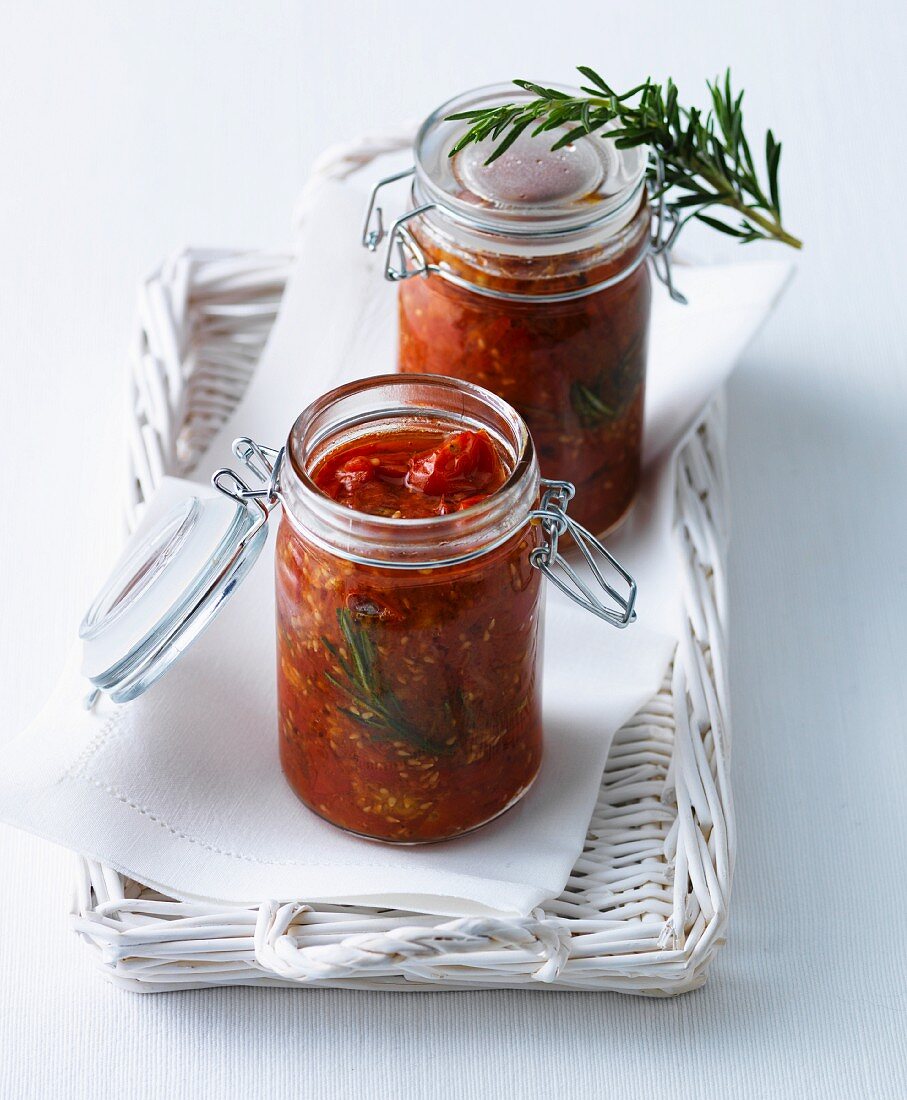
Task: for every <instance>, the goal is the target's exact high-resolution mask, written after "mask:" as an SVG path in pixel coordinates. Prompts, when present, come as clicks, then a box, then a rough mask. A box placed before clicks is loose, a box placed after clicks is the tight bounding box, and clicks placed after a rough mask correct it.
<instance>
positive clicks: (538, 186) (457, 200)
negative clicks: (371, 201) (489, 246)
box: [415, 84, 647, 235]
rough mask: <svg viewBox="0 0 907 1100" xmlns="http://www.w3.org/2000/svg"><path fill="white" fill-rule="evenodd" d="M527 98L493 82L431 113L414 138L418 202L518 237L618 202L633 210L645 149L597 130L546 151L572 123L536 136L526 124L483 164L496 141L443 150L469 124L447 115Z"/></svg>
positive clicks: (593, 218)
mask: <svg viewBox="0 0 907 1100" xmlns="http://www.w3.org/2000/svg"><path fill="white" fill-rule="evenodd" d="M562 90H563V91H566V92H568V93H570V92H571V89H569V88H564V89H562ZM532 98H533V96H532V93H530V92H526V91H522V90H521V89H519V88H516V87H515V86H514V85H512V84H497V85H492V86H490V87H486V88H478V89H475V90H473V91H471V92H467V93H465V94H464V95H462V96H459V97H457V98H456V99H452V100H450V101H449V102H448V103H445V104H443V106H441V107H439V108H438V109H437V111H435V112H434V114H432V115H430V116H429V118H427V119H426V120H425V122H424V123H423V125H422V127H421V129H420V130H419V133H418V135H417V137H416V146H415V159H416V199H417V202H418V203H419V204H422V203H432V202H433V203H437V204H438V205H439V206H441V207H443V208H444V209H445V211H446V212H448V213H450V214H453V215H454V216H456V217H459V218H462V220H464V221H466V222H468V223H470V224H472V225H474V226H477V227H481V228H484V229H488V230H492V231H497V232H500V233H512V234H521V235H522V234H526V235H536V234H551V233H559V232H569V231H571V230H575V229H580V228H585V227H587V226H590V225H593V224H596V223H598V222H599V221H603V220H606V219H608V218H610V217H612V216H614V215H615V214H616V213H617V212H618V211H619V210H620V209H621V208H622V207H624V206H625V205H631V206H633V207H634V208H635V205H636V204H635V203H632V202H631V200H632V199H633V197H634V196H635V195H637V194H638V192H639V189H640V188H641V187H642V185H643V182H644V179H645V172H646V158H647V151H646V149H645V147H643V146H638V147H636V148H633V149H618V148H617V146H616V145H615V144H614V142H613V141H610V140H608V138H607V137H606V136H602V135H601V134H598V135H595V136H594V137H592V138H589V139H583V140H579V141H573V142H570V143H569V144H567V145H565V146H563V148H561V149H554V150H552V148H551V147H552V145H554V144H555V143H556V142H557V140H558V138H560V137H562V136H563V135H564V134H565V133H567V132H568V131H569V130H571V129H575V123H571V124H569V125H565V126H563V127H561V128H559V129H555V130H548V131H546V132H545V133H543V134H540V135H539V136H538V137H533V136H532V127H531V126H530V127H528V128H527V129H525V130H523V132H522V133H521V134H520V135H519V137H518V138H517V139H516V140H515V141H514V142H513V144H512V145H510V147H509V148H508V149H507V150H506V151H505V152H504V153H502V154H501V156H499V157H498V158H497V159H496V160H494V161H492V162H491V164H486V163H485V162H486V161H487V160H488V157H489V156H490V154H491V152H492V150H493V149H494V148H495V145H496V144H497V142H496V141H495V140H494V139H493V138H487V139H486V140H485V141H483V142H481V143H479V144H473V145H467V146H466V148H465V149H463V150H461V151H460V152H459V153H457V154H455V155H454V156H453V157H451V156H449V155H448V153H449V151H450V149H451V148H453V146H454V145H455V144H456V142H457V141H458V139H459V138H460V137H461V136H462V135H463V133H465V131H466V130H467V129H468V127H469V120H468V119H456V120H453V121H451V120H449V118H448V116H449V115H451V114H457V113H461V112H464V111H473V110H480V109H483V108H486V107H489V106H493V105H496V104H500V103H519V102H521V101H522V100H527V101H528V100H530V99H532ZM632 212H633V211H632V210H631V211H630V213H632Z"/></svg>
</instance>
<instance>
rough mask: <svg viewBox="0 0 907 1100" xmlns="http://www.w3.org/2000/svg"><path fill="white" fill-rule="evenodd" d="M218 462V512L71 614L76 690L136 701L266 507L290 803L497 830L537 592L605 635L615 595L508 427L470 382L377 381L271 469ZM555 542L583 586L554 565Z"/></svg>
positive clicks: (536, 665) (361, 831) (135, 563)
mask: <svg viewBox="0 0 907 1100" xmlns="http://www.w3.org/2000/svg"><path fill="white" fill-rule="evenodd" d="M234 452H235V453H236V454H237V456H238V457H239V458H241V459H242V460H243V461H244V462H245V464H246V466H247V467H248V469H249V470H251V471H253V472H254V473H255V474H256V475H257V477H258V479H259V484H258V485H257V486H256V485H254V484H253V485H250V484H248V483H247V481H246V480H244V479H243V477H240V476H239V474H237V473H236V472H234V471H231V470H219V471H218V472H217V473H216V474H215V475H214V479H213V481H214V484H215V486H216V488H218V489H219V490H220V491H221V494H222V496H221V497H217V496H215V497H214V498H209V499H206V500H201V501H200V500H197V499H196V500H193V501H189V502H187V504H186V505H185V506H182V505H181V506H180V508H179V509H177V512H178V514H174V515H171V516H168V517H165V519H164V520H163V521H162V523H161V525H160V526H159V528H158V529H157V530H156V531H155V532H153V533H152V534H151V535H150V536H148V538H147V539H145V540H143V541H142V543H141V545H140V546H138V547H135V548H133V549H132V550H131V551H130V552H129V553H128V554H127V555H126V556H125V558H124V565H123V566H121V567H120V569H119V570H117V571H116V572H115V574H114V577H113V579H112V580H111V582H110V583H109V584H108V586H107V587H106V588H105V590H104V591H103V592H102V594H101V596H99V597H98V600H96V601H95V604H94V605H93V607H92V609H91V611H90V612H89V614H88V615H87V616H86V620H85V622H84V624H83V628H82V635H83V638H84V640H85V672H86V675H88V677H89V678H90V679H91V680H92V682H93V683H94V685H95V687H96V689H98V690H103V691H105V692H107V693H108V694H110V695H111V696H112V697H113V698H114V699H115V700H117V701H124V700H128V699H130V698H133V697H134V696H135V695H137V694H139V693H140V692H141V691H143V690H145V689H146V688H147V687H148V686H149V685H150V684H151V683H153V682H154V680H155V679H156V678H157V677H158V676H159V675H161V674H162V673H163V672H164V670H165V669H166V668H167V667H168V666H169V664H170V663H171V662H172V660H173V659H174V658H175V657H176V656H177V655H178V654H179V652H180V651H181V650H182V649H184V648H185V646H186V644H188V641H190V640H191V639H192V638H194V637H195V636H196V635H197V634H198V633H199V632H200V630H201V629H203V627H204V626H205V625H206V623H207V622H208V621H210V619H211V617H212V616H213V615H214V614H215V613H216V611H217V610H218V609H219V608H220V607H221V606H222V605H223V602H224V600H225V599H226V598H227V596H228V595H229V593H230V592H231V591H232V590H233V589H234V588H235V586H236V584H237V583H238V581H239V580H240V579H241V577H242V576H243V575H244V574H245V572H246V571H247V570H248V569H249V568H250V566H251V564H252V562H253V560H254V558H255V557H256V556H257V554H258V553H259V552H260V550H261V547H262V545H263V543H264V541H265V539H266V537H267V528H268V518H269V515H270V513H271V512H272V511H273V510H275V509H276V508H277V507H278V505H280V506H282V516H281V520H280V526H279V530H278V534H277V541H276V547H275V572H276V589H277V602H276V614H277V622H276V629H277V697H278V723H279V731H278V735H279V743H280V758H281V764H282V767H283V771H284V774H285V776H286V778H287V780H288V781H289V783H290V785H291V786H292V788H293V790H294V791H295V792H296V794H297V795H298V796H299V797H300V798H301V799H302V801H303V802H304V803H305V804H306V805H307V806H308V807H309V808H310V809H311V810H313V811H314V812H315V813H317V814H319V815H321V816H322V817H324V818H325V819H327V820H328V821H330V822H332V823H333V824H335V825H338V826H339V827H341V828H343V829H345V830H347V831H349V832H352V833H356V834H358V835H362V836H365V837H369V838H373V839H379V840H383V841H388V842H394V843H404V844H416V843H426V842H430V841H436V840H442V839H446V838H449V837H453V836H457V835H460V834H462V833H464V832H468V831H469V830H471V829H475V828H478V827H479V826H481V825H482V824H484V823H485V822H487V821H489V820H491V819H493V818H494V817H496V816H498V815H499V814H501V813H503V812H504V811H505V810H506V809H507V808H508V807H509V806H512V805H513V804H514V803H515V802H516V801H517V800H518V799H519V798H521V797H522V795H523V794H524V793H525V792H526V791H527V790H528V789H529V787H530V785H531V784H532V782H533V780H534V778H535V776H536V774H537V772H538V769H539V765H540V762H541V757H542V721H541V659H542V656H541V655H542V649H541V631H542V604H541V596H542V588H543V585H542V578H543V574H544V575H547V576H549V577H550V578H551V579H552V580H553V581H554V583H556V584H557V585H558V586H559V587H561V588H562V589H564V590H565V591H567V592H568V594H571V595H572V596H573V597H574V598H575V599H576V600H577V601H578V602H579V603H581V604H582V605H583V606H584V607H585V608H586V609H587V610H589V611H591V612H593V613H595V614H597V615H598V616H600V617H601V618H604V619H606V620H608V621H609V622H611V623H613V624H614V625H616V626H625V625H626V624H627V623H629V622H631V621H632V619H633V618H634V610H633V607H634V602H635V592H636V588H635V584H634V582H633V581H632V579H631V578H630V576H629V575H628V574H627V573H626V572H625V571H624V570H623V569H622V568H621V567H620V566H619V565H618V564H617V563H616V562H615V561H614V559H613V558H612V557H611V556H610V555H609V554H608V553H607V551H606V550H605V549H604V547H603V546H602V545H601V544H600V543H599V542H598V541H597V540H596V539H594V538H592V537H591V536H590V535H589V534H588V532H586V531H584V530H583V529H582V528H581V527H579V526H577V525H576V524H575V523H574V522H573V521H572V520H571V519H570V518H569V517H568V516H567V514H566V509H567V504H568V502H569V500H570V498H571V497H572V487H571V486H569V485H568V484H566V483H564V482H547V481H544V480H543V479H541V477H540V473H539V466H538V461H537V457H536V453H535V448H534V446H533V442H532V439H531V437H530V434H529V432H528V431H527V429H526V425H525V423H524V422H523V420H522V418H521V417H520V416H519V414H518V413H517V412H516V411H515V410H514V409H513V408H512V407H511V406H509V405H508V404H507V403H506V402H504V401H503V400H501V399H500V398H499V397H497V396H496V395H494V394H492V393H490V392H488V391H486V390H483V389H481V388H479V387H477V386H474V385H471V384H469V383H465V382H462V381H458V380H454V379H449V378H439V377H434V376H424V377H423V376H418V377H416V376H400V375H389V376H382V377H377V378H372V379H367V380H365V381H362V382H355V383H350V384H349V385H347V386H343V387H340V388H339V389H336V390H334V391H332V392H330V393H328V394H326V395H324V396H323V397H321V398H319V399H318V400H317V401H315V402H314V403H313V404H312V405H310V406H309V408H308V409H306V410H305V411H304V412H303V413H302V414H301V415H300V416H299V417H298V419H297V420H296V422H295V424H294V425H293V428H292V429H291V431H290V434H289V437H288V439H287V442H286V445H285V447H283V448H281V449H280V450H270V449H268V448H265V447H262V446H260V445H258V444H256V443H254V442H253V441H252V440H249V439H240V440H237V441H236V444H235V445H234ZM246 476H247V475H246ZM225 498H226V499H225ZM568 531H569V532H570V533H571V534H572V535H573V538H574V540H575V542H576V543H577V544H578V545H579V546H580V548H581V549H582V550H583V552H584V554H585V555H586V557H587V560H588V562H589V567H590V572H589V573H588V574H584V573H578V572H577V571H576V570H575V569H574V568H573V567H572V566H571V565H569V564H567V563H566V562H565V561H564V560H563V559H562V558H561V557H560V556H559V554H558V551H557V543H558V538H559V537H560V536H563V535H564V534H566V533H567V532H568ZM606 570H614V571H616V572H615V573H613V574H612V576H614V577H616V578H618V579H615V580H613V583H612V581H609V580H608V577H607V575H606ZM590 578H591V579H590ZM616 584H619V586H620V591H618V589H616V588H615V587H614V585H616Z"/></svg>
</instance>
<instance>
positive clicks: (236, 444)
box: [211, 435, 286, 541]
mask: <svg viewBox="0 0 907 1100" xmlns="http://www.w3.org/2000/svg"><path fill="white" fill-rule="evenodd" d="M231 450H232V451H233V453H234V454H235V455H236V457H237V458H238V459H239V460H240V462H242V463H243V465H244V466H245V467H246V468H247V469H248V470H249V471H250V472H251V473H252V474H254V475H255V477H257V478H258V480H259V481H261V482H264V487H263V488H261V489H253V488H252V487H251V486H249V485H247V484H246V483H245V482H244V481H243V479H242V478H241V477H240V476H239V474H237V473H236V471H235V470H231V469H230V467H229V466H224V467H222V468H221V469H220V470H217V471H215V472H214V473H213V474H212V475H211V484H212V485H213V486H214V488H215V489H217V491H218V492H220V493H223V494H224V496H226V497H229V498H230V500H235V501H236V503H237V504H243V505H245V507H246V508H248V509H249V510H250V511H251V512H253V513H257V515H256V520H255V523H254V525H253V526H252V528H251V530H250V531H249V532H248V533H247V535H246V541H248V540H249V539H250V538H251V537H252V536H253V535H254V534H256V533H257V532H258V531H260V530H261V528H262V527H264V525H265V524H266V523H267V522H268V518H269V517H270V515H271V512H272V511H273V509H274V508H275V507H276V505H277V504H279V503H280V468H281V466H282V465H283V458H284V454H285V452H286V448H285V447H281V448H280V449H279V450H275V448H273V447H263V446H261V444H259V443H256V442H255V440H254V439H250V438H249V437H248V436H247V435H243V436H240V437H239V439H234V440H233V446H232V448H231Z"/></svg>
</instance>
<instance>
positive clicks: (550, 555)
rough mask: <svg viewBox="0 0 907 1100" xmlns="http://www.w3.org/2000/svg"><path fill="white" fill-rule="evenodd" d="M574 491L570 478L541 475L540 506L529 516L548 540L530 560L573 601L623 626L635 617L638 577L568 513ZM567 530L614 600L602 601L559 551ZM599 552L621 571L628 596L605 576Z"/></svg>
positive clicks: (607, 620) (614, 567)
mask: <svg viewBox="0 0 907 1100" xmlns="http://www.w3.org/2000/svg"><path fill="white" fill-rule="evenodd" d="M575 494H576V489H575V488H574V487H573V485H572V484H571V483H570V482H569V481H549V480H548V479H547V478H542V499H541V501H540V502H539V506H538V508H536V509H534V510H533V511H532V512H530V513H529V518H530V519H532V520H536V521H537V522H538V523H539V524H540V525H541V527H542V529H543V531H544V532H545V536H546V541H545V543H544V544H543V545H542V546H537V547H535V549H534V550H532V551H531V553H530V555H529V561H530V562H531V563H532V565H534V566H535V568H536V569H540V570H541V571H542V572H543V573H544V574H545V576H546V577H547V578H548V580H549V581H551V583H552V584H554V585H556V586H557V587H558V588H559V589H560V590H561V592H563V593H564V595H565V596H568V597H569V598H570V599H571V600H573V601H574V603H577V604H579V606H580V607H582V608H585V610H586V611H590V612H591V613H592V614H593V615H597V616H598V618H600V619H604V620H605V622H608V623H611V625H612V626H616V627H617V628H618V629H620V630H622V629H623V628H624V627H625V626H628V625H629V624H630V623H632V622H635V620H636V611H635V604H636V581H635V580H634V579H633V578H632V577H631V576H630V574H629V573H628V572H627V571H626V569H624V567H623V566H622V565H621V564H620V562H619V561H618V560H617V559H616V558H615V557H614V556H613V555H612V554H610V553H609V552H608V550H606V549H605V547H604V545H603V544H602V542H601V541H600V540H599V539H597V538H596V537H595V535H593V534H592V533H591V532H590V531H587V530H586V528H585V527H583V526H581V525H580V524H579V523H577V522H576V521H575V520H572V519H571V518H570V517H569V516H568V515H567V506H568V504H569V503H570V501H571V500H572V499H573V497H574V495H575ZM568 533H569V534H570V535H571V536H572V537H573V541H574V543H575V544H576V546H577V548H578V549H579V551H580V553H581V554H582V555H583V558H584V559H585V560H586V563H587V564H588V566H589V568H590V569H591V571H592V575H593V577H594V578H595V582H596V584H597V585H598V586H599V587H600V588H601V589H602V591H604V592H605V593H606V594H607V595H608V596H609V597H610V598H611V600H612V601H613V604H608V603H605V602H603V601H602V599H601V597H600V596H599V595H597V594H596V592H594V591H593V589H592V587H591V586H590V584H589V583H588V582H587V581H586V580H584V579H583V578H582V577H581V576H580V575H579V574H578V573H577V571H576V570H575V569H574V568H573V566H572V565H571V564H570V563H569V562H568V561H567V559H566V558H565V557H563V555H561V554H559V553H558V539H560V537H561V536H562V535H565V534H568ZM596 555H599V556H600V557H602V558H604V559H605V562H606V563H607V564H608V565H609V566H610V567H611V568H612V569H613V570H614V571H615V572H616V573H618V574H619V576H620V578H621V579H622V580H623V581H624V583H625V584H626V585H627V594H626V596H623V595H621V594H620V593H619V592H618V591H617V590H616V589H615V588H614V587H612V585H611V584H609V583H608V581H607V580H606V579H605V576H604V574H603V573H602V571H601V567H600V565H599V563H598V561H596Z"/></svg>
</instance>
